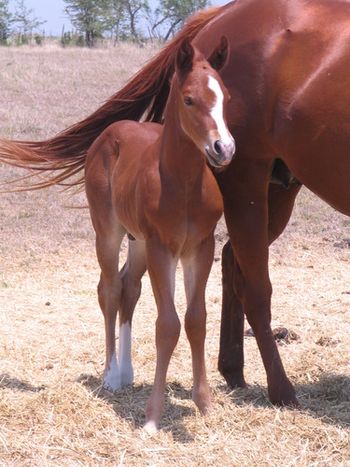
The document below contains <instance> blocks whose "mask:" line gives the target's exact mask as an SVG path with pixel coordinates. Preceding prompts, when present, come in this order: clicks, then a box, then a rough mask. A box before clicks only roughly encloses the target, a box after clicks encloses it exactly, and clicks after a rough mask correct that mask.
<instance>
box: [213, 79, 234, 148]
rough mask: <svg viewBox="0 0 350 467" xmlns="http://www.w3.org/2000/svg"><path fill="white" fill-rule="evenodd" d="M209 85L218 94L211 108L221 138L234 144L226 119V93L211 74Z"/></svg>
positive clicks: (225, 142)
mask: <svg viewBox="0 0 350 467" xmlns="http://www.w3.org/2000/svg"><path fill="white" fill-rule="evenodd" d="M208 87H209V89H211V90H212V91H213V93H214V94H215V95H216V102H215V104H214V106H213V108H212V109H211V112H210V115H211V117H212V118H213V120H214V121H215V122H216V126H217V129H218V133H219V136H220V140H221V141H222V142H223V143H224V144H232V141H233V138H232V136H231V134H230V132H229V131H228V128H227V126H226V124H225V120H224V93H223V92H222V89H221V87H220V84H219V82H218V80H216V79H215V78H213V76H209V79H208Z"/></svg>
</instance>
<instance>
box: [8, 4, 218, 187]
mask: <svg viewBox="0 0 350 467" xmlns="http://www.w3.org/2000/svg"><path fill="white" fill-rule="evenodd" d="M222 8H223V7H213V8H209V9H207V10H204V11H200V12H198V13H197V14H195V15H194V16H192V17H191V18H190V19H189V20H188V21H187V23H186V24H185V26H184V27H183V29H182V30H181V31H180V32H179V33H178V34H177V35H176V36H175V37H174V39H172V40H171V41H170V42H169V43H168V44H167V45H166V46H165V47H164V48H163V49H162V50H161V51H160V52H159V54H158V55H156V56H155V57H154V58H153V59H152V60H150V61H149V62H148V63H147V64H146V65H145V66H144V67H143V68H142V69H141V70H140V71H139V72H138V73H136V75H134V76H133V77H132V78H131V79H130V81H129V82H128V83H127V84H126V85H125V86H124V87H123V88H122V89H120V90H119V91H118V92H117V93H115V94H114V95H113V96H112V97H110V98H109V99H108V100H107V101H106V102H105V103H104V104H103V105H102V106H101V107H100V108H99V109H97V110H96V111H95V112H94V113H92V114H91V115H89V116H88V117H86V118H85V119H84V120H82V121H80V122H78V123H75V124H74V125H72V126H70V127H68V128H67V129H65V130H64V131H62V132H61V133H59V134H57V135H56V136H54V137H52V138H50V139H48V140H45V141H9V140H0V161H1V160H2V161H4V162H6V163H9V164H11V165H15V166H18V167H24V168H28V169H34V170H37V171H39V172H41V171H48V172H51V174H50V175H49V177H48V178H45V179H43V180H42V181H40V182H39V183H33V184H31V186H30V188H29V189H36V188H43V187H46V186H50V185H54V184H59V183H62V182H63V181H65V180H66V179H68V178H70V177H71V176H73V175H76V174H78V173H79V172H80V171H81V170H82V169H83V168H84V165H85V158H86V153H87V150H88V148H89V147H90V145H91V144H92V142H93V141H94V140H95V139H96V138H97V137H98V136H99V135H100V134H101V133H102V131H103V130H104V129H105V128H107V127H108V126H109V125H110V124H111V123H113V122H116V121H118V120H124V119H128V120H141V119H142V118H144V119H145V120H147V121H153V122H160V121H161V119H162V116H163V112H164V108H165V104H166V101H167V97H168V94H169V87H170V78H171V76H172V75H173V73H174V67H175V64H174V62H175V56H176V51H177V49H178V47H179V44H180V43H181V42H182V41H183V40H184V38H188V39H189V40H192V39H193V38H194V37H195V36H196V35H197V33H198V32H199V31H200V30H201V29H202V28H203V27H204V26H205V25H206V24H208V23H209V22H210V21H211V20H212V19H213V18H215V17H216V16H217V15H218V14H219V12H220V11H221V9H222ZM55 170H59V171H60V172H59V173H55V174H53V173H52V171H55ZM83 181H84V176H81V177H80V178H79V179H78V180H77V179H73V180H69V182H66V183H67V186H75V185H79V184H81V183H83ZM27 189H28V188H27Z"/></svg>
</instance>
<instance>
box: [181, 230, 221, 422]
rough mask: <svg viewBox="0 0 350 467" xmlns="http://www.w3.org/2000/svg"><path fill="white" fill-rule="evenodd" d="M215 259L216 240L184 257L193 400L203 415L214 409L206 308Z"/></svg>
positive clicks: (210, 238) (208, 240)
mask: <svg viewBox="0 0 350 467" xmlns="http://www.w3.org/2000/svg"><path fill="white" fill-rule="evenodd" d="M213 257H214V237H213V235H211V236H210V237H208V238H207V239H206V240H205V241H203V242H202V243H201V244H200V246H199V247H198V248H197V250H196V251H195V252H194V253H192V254H191V256H187V257H185V258H183V260H182V264H183V269H184V280H185V291H186V299H187V311H186V316H185V329H186V334H187V337H188V340H189V342H190V345H191V353H192V369H193V393H192V399H193V401H194V402H195V404H196V405H197V407H198V408H199V410H200V412H201V413H202V414H205V413H206V412H207V411H208V409H209V408H210V389H209V385H208V381H207V375H206V367H205V348H204V347H205V335H206V308H205V287H206V284H207V280H208V276H209V272H210V269H211V266H212V263H213Z"/></svg>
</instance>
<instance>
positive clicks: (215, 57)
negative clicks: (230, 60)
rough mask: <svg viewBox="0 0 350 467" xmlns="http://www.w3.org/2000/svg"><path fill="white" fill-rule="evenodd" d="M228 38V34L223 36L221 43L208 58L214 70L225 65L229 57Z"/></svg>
mask: <svg viewBox="0 0 350 467" xmlns="http://www.w3.org/2000/svg"><path fill="white" fill-rule="evenodd" d="M228 49H229V46H228V40H227V37H226V36H222V37H221V40H220V44H219V45H218V46H217V47H216V48H215V50H214V52H212V54H211V55H210V57H209V58H208V62H209V63H210V65H211V66H212V67H213V68H214V70H217V71H219V70H221V68H222V67H223V66H224V65H225V63H226V60H227V57H228Z"/></svg>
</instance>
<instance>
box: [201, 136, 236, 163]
mask: <svg viewBox="0 0 350 467" xmlns="http://www.w3.org/2000/svg"><path fill="white" fill-rule="evenodd" d="M235 151H236V145H235V140H234V139H233V138H230V139H229V140H227V141H225V142H224V141H222V140H220V139H217V140H215V141H213V142H210V144H207V145H206V146H205V152H206V156H207V159H208V162H209V164H210V165H211V166H212V167H214V168H216V169H223V168H225V167H226V166H227V165H228V164H229V163H230V162H231V161H232V158H233V156H234V153H235Z"/></svg>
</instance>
